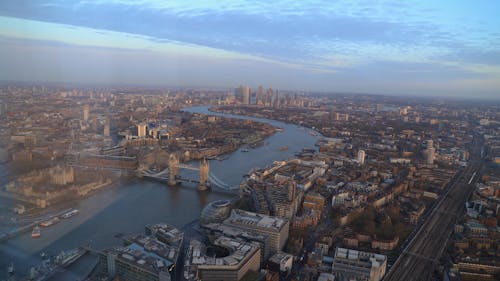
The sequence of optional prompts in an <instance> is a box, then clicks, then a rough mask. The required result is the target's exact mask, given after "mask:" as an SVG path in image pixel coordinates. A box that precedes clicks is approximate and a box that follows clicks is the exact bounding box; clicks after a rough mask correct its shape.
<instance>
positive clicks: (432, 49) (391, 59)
mask: <svg viewBox="0 0 500 281" xmlns="http://www.w3.org/2000/svg"><path fill="white" fill-rule="evenodd" d="M497 6H498V4H497V3H496V2H494V1H479V2H475V3H471V2H465V1H459V2H456V1H453V2H452V1H440V2H439V3H433V2H432V1H424V2H422V1H419V2H405V3H400V2H395V1H383V2H379V3H371V2H369V3H363V2H362V1H355V2H351V1H349V2H338V3H329V2H323V1H313V2H308V3H299V2H289V1H278V2H274V3H273V4H269V3H267V2H257V3H247V2H244V1H242V2H239V1H236V2H235V1H229V2H226V1H216V2H212V1H202V2H198V3H196V4H192V3H180V2H168V3H163V1H143V2H140V4H136V3H135V2H133V1H93V2H91V1H79V2H74V3H73V2H72V3H67V2H66V1H26V2H15V3H14V2H4V3H0V26H1V27H2V28H0V40H1V41H2V44H1V46H0V55H1V56H2V58H3V67H2V68H1V70H0V73H1V77H2V80H11V81H12V80H15V81H38V82H65V83H108V84H120V83H127V84H138V85H155V86H162V85H171V86H203V87H224V88H230V87H234V86H235V85H239V84H248V85H250V86H253V87H255V86H256V85H260V84H262V85H270V86H272V87H273V88H279V89H287V90H302V91H303V90H307V91H326V92H361V93H369V94H389V95H402V96H403V95H413V96H415V95H416V96H446V97H458V98H464V97H465V98H467V97H469V98H470V97H474V98H484V99H498V98H500V97H499V96H500V95H498V90H497V89H498V88H499V86H500V53H499V52H498V46H499V45H500V19H498V17H496V15H495V11H496V10H497V9H495V8H496V7H497Z"/></svg>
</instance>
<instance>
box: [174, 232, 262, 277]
mask: <svg viewBox="0 0 500 281" xmlns="http://www.w3.org/2000/svg"><path fill="white" fill-rule="evenodd" d="M260 255H261V251H260V247H259V245H258V244H255V243H252V242H246V241H244V240H240V239H234V238H229V237H224V236H221V237H219V238H217V239H215V241H214V242H213V244H211V245H208V246H207V245H204V244H203V243H201V242H200V241H198V240H196V239H193V240H191V242H190V243H189V247H188V249H187V253H186V260H185V262H184V278H185V279H187V280H203V281H221V280H222V281H238V280H241V279H243V277H245V275H247V274H249V273H251V272H258V271H259V269H260Z"/></svg>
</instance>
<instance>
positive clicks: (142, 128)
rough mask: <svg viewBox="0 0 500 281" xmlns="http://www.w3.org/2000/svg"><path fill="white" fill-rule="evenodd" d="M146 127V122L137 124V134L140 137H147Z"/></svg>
mask: <svg viewBox="0 0 500 281" xmlns="http://www.w3.org/2000/svg"><path fill="white" fill-rule="evenodd" d="M146 128H147V125H146V124H145V123H141V124H138V125H137V136H138V137H140V138H145V137H146Z"/></svg>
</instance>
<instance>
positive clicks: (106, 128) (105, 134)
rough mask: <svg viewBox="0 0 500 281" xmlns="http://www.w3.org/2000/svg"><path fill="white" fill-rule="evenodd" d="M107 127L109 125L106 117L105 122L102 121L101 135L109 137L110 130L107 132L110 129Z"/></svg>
mask: <svg viewBox="0 0 500 281" xmlns="http://www.w3.org/2000/svg"><path fill="white" fill-rule="evenodd" d="M109 127H110V126H109V120H108V119H106V122H105V123H104V130H103V135H104V136H105V137H109V136H110V132H109V131H110V130H109Z"/></svg>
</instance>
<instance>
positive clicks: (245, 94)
mask: <svg viewBox="0 0 500 281" xmlns="http://www.w3.org/2000/svg"><path fill="white" fill-rule="evenodd" d="M242 95H243V104H250V87H248V86H245V87H243V88H242Z"/></svg>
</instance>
